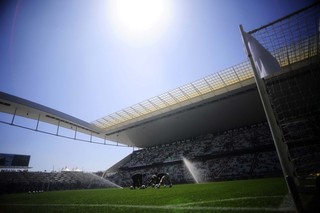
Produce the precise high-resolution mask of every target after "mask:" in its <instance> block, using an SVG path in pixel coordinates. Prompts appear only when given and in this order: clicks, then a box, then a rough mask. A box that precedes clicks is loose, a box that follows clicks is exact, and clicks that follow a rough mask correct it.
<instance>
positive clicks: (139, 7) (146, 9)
mask: <svg viewBox="0 0 320 213" xmlns="http://www.w3.org/2000/svg"><path fill="white" fill-rule="evenodd" d="M170 2H171V1H170V0H111V1H110V3H109V5H108V15H109V19H110V21H111V23H112V25H113V28H114V29H115V31H116V32H117V33H119V34H120V35H121V36H122V37H124V38H125V39H126V40H129V41H138V42H148V41H150V40H154V39H156V38H159V37H160V36H161V34H162V33H163V32H164V31H165V29H166V28H167V27H168V24H169V20H170V18H171V4H170Z"/></svg>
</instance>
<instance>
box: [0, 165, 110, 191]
mask: <svg viewBox="0 0 320 213" xmlns="http://www.w3.org/2000/svg"><path fill="white" fill-rule="evenodd" d="M111 187H114V185H113V184H112V183H110V182H109V181H107V180H105V179H103V178H101V177H99V176H97V175H95V174H92V173H86V172H73V171H68V172H28V171H5V170H4V171H1V172H0V193H16V192H32V193H34V192H43V191H52V190H67V189H94V188H111Z"/></svg>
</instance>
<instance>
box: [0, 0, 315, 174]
mask: <svg viewBox="0 0 320 213" xmlns="http://www.w3.org/2000/svg"><path fill="white" fill-rule="evenodd" d="M121 1H122V0H121ZM155 1H156V2H155ZM117 2H119V0H118V1H117ZM139 2H142V4H141V5H139V4H138V3H139ZM153 2H154V3H153V4H150V3H148V2H143V0H138V2H137V4H135V5H129V6H126V5H125V4H120V6H119V4H117V3H116V2H115V1H107V0H68V1H66V0H12V1H10V0H7V1H2V2H1V3H0V7H1V8H0V32H1V33H0V91H3V92H6V93H10V94H12V95H16V96H19V97H22V98H25V99H28V100H31V101H34V102H37V103H39V104H42V105H45V106H48V107H51V108H54V109H56V110H59V111H62V112H64V113H67V114H70V115H72V116H74V117H77V118H80V119H82V120H85V121H88V122H91V121H93V120H96V119H98V118H101V117H103V116H106V115H108V114H111V113H113V112H116V111H119V110H121V109H124V108H126V107H129V106H131V105H134V104H136V103H139V102H141V101H144V100H146V99H149V98H151V97H154V96H156V95H160V94H162V93H164V92H167V91H169V90H172V89H175V88H177V87H179V86H182V85H184V84H187V83H189V82H192V81H194V80H197V79H200V78H202V77H205V76H207V75H210V74H212V73H214V72H218V71H220V70H222V69H224V68H227V67H230V66H232V65H235V64H238V63H241V62H243V61H244V60H246V56H245V54H244V49H243V45H242V40H241V37H240V33H239V24H242V25H243V26H244V29H245V30H247V31H249V30H252V29H254V28H257V27H260V26H261V25H264V24H267V23H269V22H271V21H273V20H275V19H278V18H280V17H282V16H285V15H287V14H289V13H291V12H294V11H296V10H298V9H300V8H302V7H305V6H308V5H310V4H311V3H312V2H314V1H311V0H263V1H256V0H163V1H162V0H153ZM154 4H159V5H156V6H154ZM137 5H138V7H136V6H137ZM144 6H146V8H144ZM147 6H148V7H147ZM121 7H125V9H123V8H121ZM119 8H120V9H119ZM128 8H129V9H128ZM141 8H142V11H136V10H140V9H141ZM159 8H161V9H159ZM122 9H123V10H122ZM119 11H120V12H119ZM121 11H122V12H123V11H125V14H127V15H129V16H130V17H123V13H121ZM136 15H139V17H138V18H137V17H136ZM155 15H157V16H155ZM121 16H122V17H121ZM151 16H154V17H151ZM140 22H142V23H140ZM130 24H131V25H136V26H131V25H130ZM139 24H140V25H139ZM143 24H144V25H143ZM129 25H130V26H129ZM0 135H1V137H0V153H15V154H25V155H31V161H30V166H31V167H33V169H32V170H33V171H43V170H47V171H51V170H52V169H55V170H59V169H61V168H62V167H65V166H68V167H69V168H75V167H78V168H80V169H83V170H85V171H97V170H104V169H107V168H109V167H110V166H112V165H113V164H114V163H116V162H118V161H119V160H121V159H122V158H123V157H125V156H126V155H128V154H129V153H131V152H132V148H120V147H110V146H101V145H95V144H89V143H83V142H79V141H74V140H69V139H64V138H59V137H54V136H49V135H45V134H41V133H37V132H33V131H29V130H25V129H20V128H17V127H12V126H8V125H5V124H0Z"/></svg>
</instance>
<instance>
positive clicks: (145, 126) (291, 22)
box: [0, 4, 320, 147]
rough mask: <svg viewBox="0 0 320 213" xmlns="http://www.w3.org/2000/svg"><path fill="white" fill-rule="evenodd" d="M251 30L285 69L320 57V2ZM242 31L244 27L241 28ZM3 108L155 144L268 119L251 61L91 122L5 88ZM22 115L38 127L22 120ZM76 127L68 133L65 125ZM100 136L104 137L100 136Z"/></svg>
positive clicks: (105, 136) (0, 99) (100, 135)
mask: <svg viewBox="0 0 320 213" xmlns="http://www.w3.org/2000/svg"><path fill="white" fill-rule="evenodd" d="M249 33H251V34H252V35H253V36H254V37H255V38H256V39H257V40H258V41H259V42H260V43H261V44H262V45H263V46H264V47H265V48H267V49H268V50H269V51H270V52H271V53H272V54H273V55H274V56H275V57H276V58H277V60H278V61H279V63H280V65H281V67H282V69H283V71H286V70H292V69H295V66H302V65H303V64H304V63H309V61H310V60H309V59H312V60H313V59H314V58H316V59H315V60H318V59H319V58H318V56H319V46H320V45H319V4H315V5H313V6H312V7H308V8H305V9H303V10H300V11H297V12H296V13H294V14H291V15H288V16H286V17H284V18H282V19H279V20H276V21H274V22H272V23H270V24H268V25H265V26H263V27H261V28H259V29H256V30H253V31H251V32H249ZM239 36H240V33H239ZM0 111H1V112H5V113H8V114H11V115H13V117H12V118H9V119H7V120H5V121H1V122H3V123H7V124H10V125H16V126H21V127H24V128H28V129H32V130H36V131H43V130H40V128H39V124H40V123H41V122H44V123H50V124H53V125H54V126H56V130H55V131H54V132H47V131H43V132H46V133H49V134H53V135H57V136H63V137H68V138H73V139H79V138H77V134H78V133H84V134H86V135H89V136H90V138H89V139H86V140H84V139H80V140H84V141H88V142H93V143H100V144H106V145H112V144H109V143H107V141H114V142H116V143H117V144H118V143H120V144H125V145H129V146H135V147H151V146H156V145H160V144H165V143H170V142H173V141H177V140H183V139H185V138H190V137H195V136H198V135H201V134H206V133H215V132H219V131H224V130H227V129H231V128H235V127H239V126H244V125H247V124H252V123H256V122H261V121H264V120H266V118H265V115H264V112H263V108H262V105H261V101H260V98H259V95H258V92H257V89H256V86H255V83H254V79H253V73H252V68H251V65H250V64H249V62H243V63H241V64H239V65H235V66H232V67H230V68H227V69H225V70H222V71H221V72H218V73H215V74H212V75H209V76H207V77H205V78H202V79H200V80H197V81H194V82H192V83H189V84H186V85H184V86H181V87H178V88H177V89H174V90H172V91H169V92H166V93H163V94H161V95H159V96H156V97H153V98H150V99H148V100H146V101H143V102H141V103H138V104H135V105H133V106H131V107H128V108H126V109H123V110H120V111H118V112H115V113H112V114H110V115H107V116H105V117H103V118H100V119H97V120H95V121H93V122H91V123H88V122H85V121H82V120H80V119H78V118H75V117H72V116H70V115H67V114H64V113H62V112H59V111H57V110H54V109H51V108H48V107H45V106H42V105H40V104H37V103H34V102H31V101H28V100H24V99H21V98H18V97H15V96H12V95H9V94H5V93H1V92H0ZM16 116H20V117H24V118H29V120H30V119H31V120H33V121H35V125H34V126H33V127H28V126H26V125H21V124H17V123H16V120H15V117H16ZM63 128H64V129H68V130H72V131H74V134H73V135H72V134H71V136H70V135H69V136H65V135H62V134H61V133H60V132H61V129H63ZM94 139H102V140H98V141H95V140H94Z"/></svg>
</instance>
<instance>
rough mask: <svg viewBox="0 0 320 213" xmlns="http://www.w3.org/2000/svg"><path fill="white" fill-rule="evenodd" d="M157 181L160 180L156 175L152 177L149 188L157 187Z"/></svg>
mask: <svg viewBox="0 0 320 213" xmlns="http://www.w3.org/2000/svg"><path fill="white" fill-rule="evenodd" d="M157 180H158V177H157V175H155V174H154V175H152V176H151V177H150V178H149V180H148V184H147V186H152V187H153V186H155V185H156V184H157Z"/></svg>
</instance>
